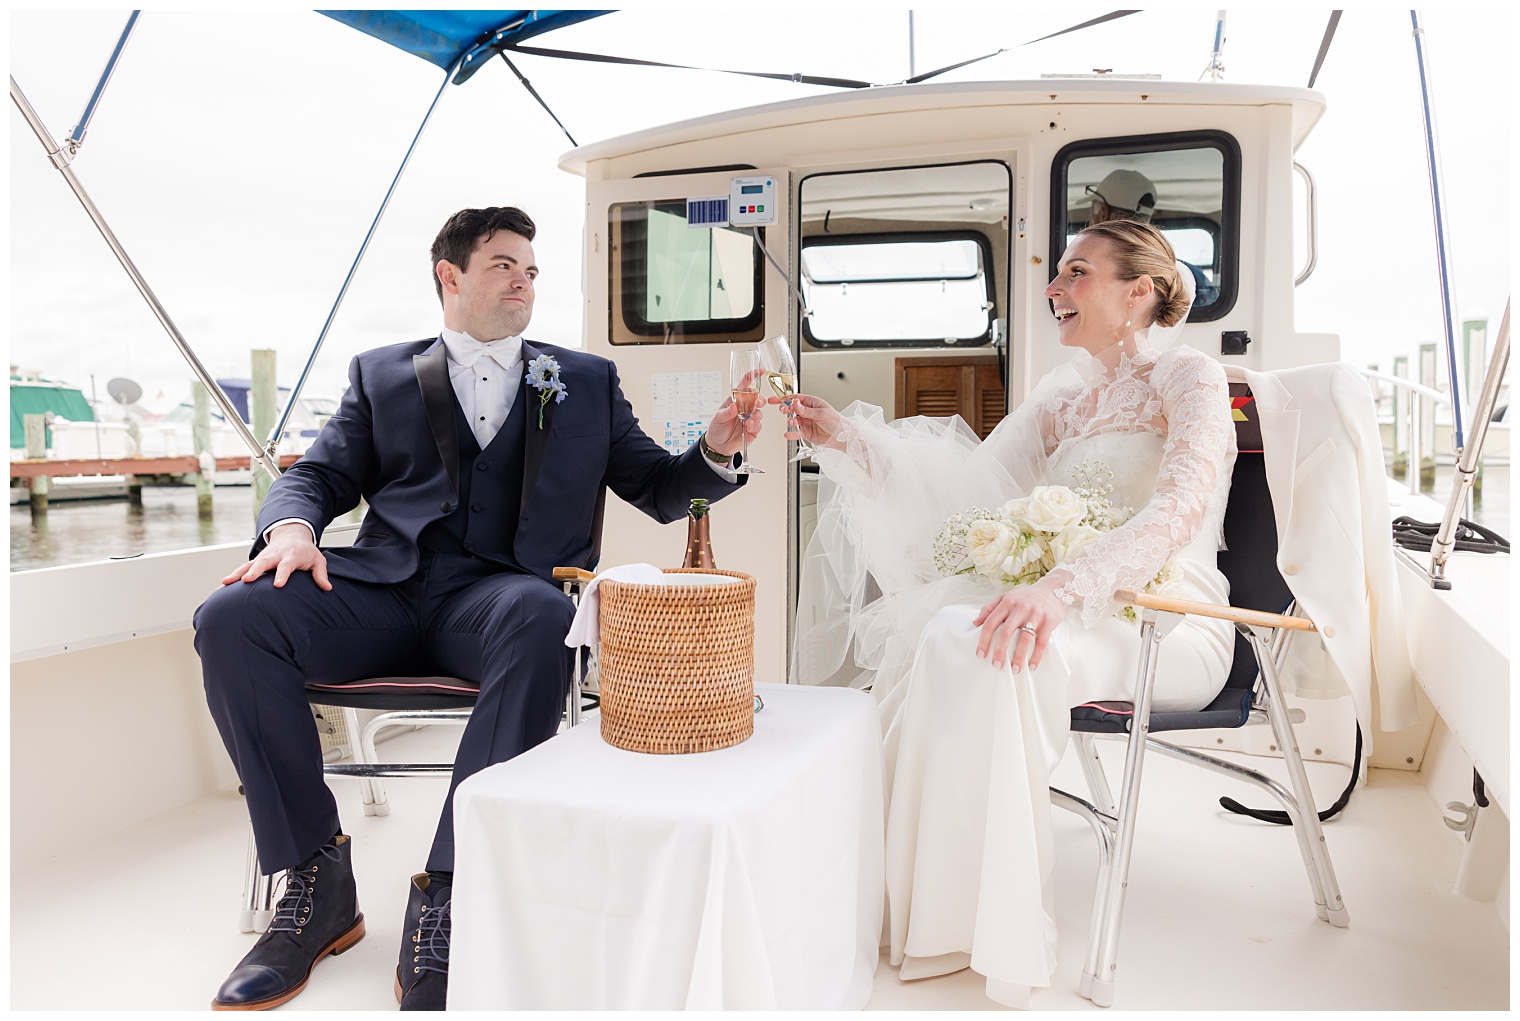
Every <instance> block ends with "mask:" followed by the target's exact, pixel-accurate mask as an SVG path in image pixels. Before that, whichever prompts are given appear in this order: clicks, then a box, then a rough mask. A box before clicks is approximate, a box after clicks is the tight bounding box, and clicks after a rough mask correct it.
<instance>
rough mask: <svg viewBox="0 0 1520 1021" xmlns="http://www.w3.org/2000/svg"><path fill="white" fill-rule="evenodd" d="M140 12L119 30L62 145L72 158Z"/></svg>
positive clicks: (133, 13) (88, 127) (133, 15)
mask: <svg viewBox="0 0 1520 1021" xmlns="http://www.w3.org/2000/svg"><path fill="white" fill-rule="evenodd" d="M141 13H142V11H133V12H132V14H131V16H130V17H128V18H127V27H126V28H124V29H122V30H121V38H120V39H118V40H116V49H114V50H112V51H111V57H110V59H109V60H107V61H106V69H105V70H104V71H102V72H100V81H99V82H97V83H96V85H95V91H94V92H93V93H92V94H91V95H90V101H89V102H88V103H86V104H85V106H84V113H82V114H80V115H79V123H78V124H76V125H74V130H73V131H71V132H69V137H68V139H67V140H66V141H65V142H64V143H63V144H64V145H65V146H66V147H67V148H68V150H69V156H70V158H72V157H73V156H74V154H75V153H77V152H79V147H80V146H82V145H84V133H85V132H86V131H89V130H90V118H91V117H94V116H95V107H96V106H98V105H99V104H100V97H101V96H103V95H104V94H105V91H106V86H107V85H109V84H110V83H111V75H112V74H114V73H115V72H116V62H117V61H118V60H120V59H121V51H122V50H124V49H126V46H127V40H128V39H129V38H131V35H132V27H133V26H134V25H136V24H137V16H138V15H139V14H141Z"/></svg>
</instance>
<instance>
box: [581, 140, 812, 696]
mask: <svg viewBox="0 0 1520 1021" xmlns="http://www.w3.org/2000/svg"><path fill="white" fill-rule="evenodd" d="M735 177H745V178H757V177H758V178H766V177H769V178H773V179H774V188H773V189H772V190H771V191H770V192H769V193H768V194H770V195H773V196H774V203H775V207H774V210H773V211H774V213H775V219H774V222H772V223H770V224H768V225H765V226H761V227H759V228H754V227H748V226H744V227H727V226H719V227H708V226H692V225H690V224H688V222H687V200H688V199H700V198H715V197H719V196H727V195H728V194H729V190H730V184H731V182H732V179H733V178H735ZM586 194H587V201H586V226H585V236H584V239H583V243H584V252H585V258H584V266H585V276H584V280H583V287H582V293H583V294H584V295H585V320H584V328H585V338H586V339H585V346H586V350H588V351H589V352H591V353H592V354H597V355H601V356H603V357H606V358H610V359H612V360H613V361H614V362H615V363H616V365H617V370H618V376H619V379H620V380H621V383H622V389H623V394H624V396H625V397H627V398H628V400H629V401H630V402H631V403H632V405H633V409H634V413H635V414H636V415H637V416H638V419H639V424H640V425H641V426H642V428H643V429H644V431H645V432H646V433H648V434H649V435H650V436H651V437H653V438H654V440H655V442H657V443H661V444H663V445H664V446H665V447H666V448H667V449H668V450H670V451H672V452H674V453H680V452H681V451H684V450H685V449H687V447H689V446H690V445H691V444H692V443H695V442H696V440H697V437H698V436H699V435H700V434H701V432H702V430H703V428H704V427H705V425H706V423H707V421H708V419H709V418H711V416H712V414H713V412H715V411H716V410H717V408H718V405H719V404H720V403H721V401H722V400H723V399H724V398H725V397H726V396H727V395H728V391H729V386H730V380H729V354H730V352H732V351H734V350H736V349H740V348H749V347H753V346H754V344H755V343H756V342H757V341H759V340H761V339H763V338H765V337H769V336H773V335H777V334H783V335H790V331H789V326H788V315H789V304H790V301H789V296H788V288H787V284H786V282H785V280H784V279H783V278H782V276H781V274H780V273H779V272H778V271H777V270H776V269H774V268H773V267H772V265H771V263H770V260H769V259H767V258H765V255H764V254H763V253H762V252H761V251H760V249H759V247H758V245H760V244H763V245H764V246H765V248H766V251H768V252H769V254H770V257H771V258H772V259H774V260H775V262H776V263H777V264H779V265H781V266H787V265H789V264H790V263H791V261H792V259H791V252H790V249H789V229H788V225H789V222H790V221H789V219H788V212H787V210H788V207H789V205H790V197H791V179H790V175H789V173H788V171H786V170H785V169H781V170H774V169H771V170H767V169H753V170H752V169H743V170H733V171H719V172H706V173H691V174H668V175H660V176H654V177H638V178H633V179H624V180H610V181H607V180H604V181H590V182H588V183H587V188H586ZM570 399H572V400H573V399H574V398H573V395H572V397H571V398H570ZM763 423H764V432H763V433H762V434H761V435H760V437H759V438H758V440H757V441H756V442H755V443H753V444H752V445H751V448H750V452H749V453H750V462H751V464H753V465H754V466H756V467H758V468H761V469H763V471H764V474H760V475H751V476H749V477H748V480H747V482H746V483H745V484H744V486H743V488H742V489H741V490H739V491H736V492H734V493H733V494H731V495H730V496H728V497H727V498H725V499H724V500H723V501H722V502H720V503H718V504H717V505H715V506H714V507H713V509H712V514H711V518H712V520H711V525H710V528H711V534H712V544H713V552H714V555H715V558H716V560H717V564H718V567H720V568H722V569H725V570H735V571H743V572H745V573H746V574H750V575H753V576H754V577H755V579H756V583H757V584H756V593H755V602H756V606H755V669H756V672H755V679H756V680H757V681H769V682H781V681H784V680H785V679H786V661H787V655H786V654H787V650H788V648H789V646H788V644H787V641H788V636H787V620H788V616H789V608H790V606H791V605H792V603H791V600H790V598H789V596H788V594H789V593H790V592H791V590H792V581H791V579H790V576H789V574H790V564H791V557H792V551H791V549H790V546H789V539H790V537H791V535H792V533H793V521H792V515H791V508H792V507H793V506H794V505H795V483H793V481H792V480H793V479H794V478H795V476H796V466H794V465H789V464H787V456H788V454H787V444H786V441H785V440H784V439H783V437H782V432H783V429H782V420H781V417H780V416H779V415H777V414H775V413H774V410H772V411H766V412H764V418H763ZM685 545H686V525H685V523H684V521H676V522H672V523H670V524H667V525H661V524H658V523H656V522H655V521H653V520H652V519H650V518H649V517H648V516H646V515H645V514H643V513H641V512H640V511H638V510H636V509H634V508H633V507H630V506H628V505H627V504H624V503H623V502H622V501H620V500H618V499H616V497H612V498H610V499H609V500H608V501H607V517H606V523H605V527H604V531H603V547H602V548H603V553H602V566H603V568H607V567H614V566H617V565H619V564H629V563H649V564H654V565H656V566H658V567H679V566H680V564H681V561H682V558H683V554H684V551H685Z"/></svg>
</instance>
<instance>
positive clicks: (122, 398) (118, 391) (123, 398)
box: [106, 376, 142, 404]
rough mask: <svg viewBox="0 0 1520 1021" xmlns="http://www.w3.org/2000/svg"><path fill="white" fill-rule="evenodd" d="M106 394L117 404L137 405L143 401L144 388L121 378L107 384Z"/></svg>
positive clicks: (118, 377)
mask: <svg viewBox="0 0 1520 1021" xmlns="http://www.w3.org/2000/svg"><path fill="white" fill-rule="evenodd" d="M106 393H108V394H110V395H111V399H112V400H113V401H115V402H116V403H117V404H136V403H137V402H138V401H140V400H142V387H140V386H138V385H137V384H136V383H134V382H132V381H131V380H130V379H126V378H123V377H121V376H117V377H116V378H115V379H113V380H111V381H110V382H109V383H107V384H106Z"/></svg>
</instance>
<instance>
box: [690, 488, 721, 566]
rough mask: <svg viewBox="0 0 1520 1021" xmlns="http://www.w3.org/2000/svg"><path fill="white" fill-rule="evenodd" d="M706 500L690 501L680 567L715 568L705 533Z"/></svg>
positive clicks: (710, 541) (708, 540) (706, 519)
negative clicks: (682, 558)
mask: <svg viewBox="0 0 1520 1021" xmlns="http://www.w3.org/2000/svg"><path fill="white" fill-rule="evenodd" d="M707 510H708V503H707V501H706V500H701V499H698V500H693V501H691V510H689V511H687V513H686V560H685V561H684V562H683V563H682V564H681V566H682V567H707V568H713V567H717V566H718V564H717V562H716V561H714V560H713V553H712V540H711V537H710V536H709V535H708V531H707V523H708V520H709V519H708V517H707Z"/></svg>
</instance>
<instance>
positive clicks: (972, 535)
mask: <svg viewBox="0 0 1520 1021" xmlns="http://www.w3.org/2000/svg"><path fill="white" fill-rule="evenodd" d="M1017 538H1018V534H1017V533H1016V532H1014V531H1013V529H1011V528H1009V527H1008V526H1007V525H1005V524H1003V523H1002V522H1001V521H990V520H988V519H987V518H977V519H976V520H975V521H973V522H971V529H970V531H968V532H967V533H966V555H967V556H969V557H970V558H971V563H972V564H973V565H975V567H976V570H977V572H978V573H979V574H986V575H996V574H997V569H998V565H999V564H1001V563H1002V562H1003V561H1004V559H1006V558H1007V556H1008V551H1009V550H1010V549H1012V548H1013V543H1014V540H1015V539H1017Z"/></svg>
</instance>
